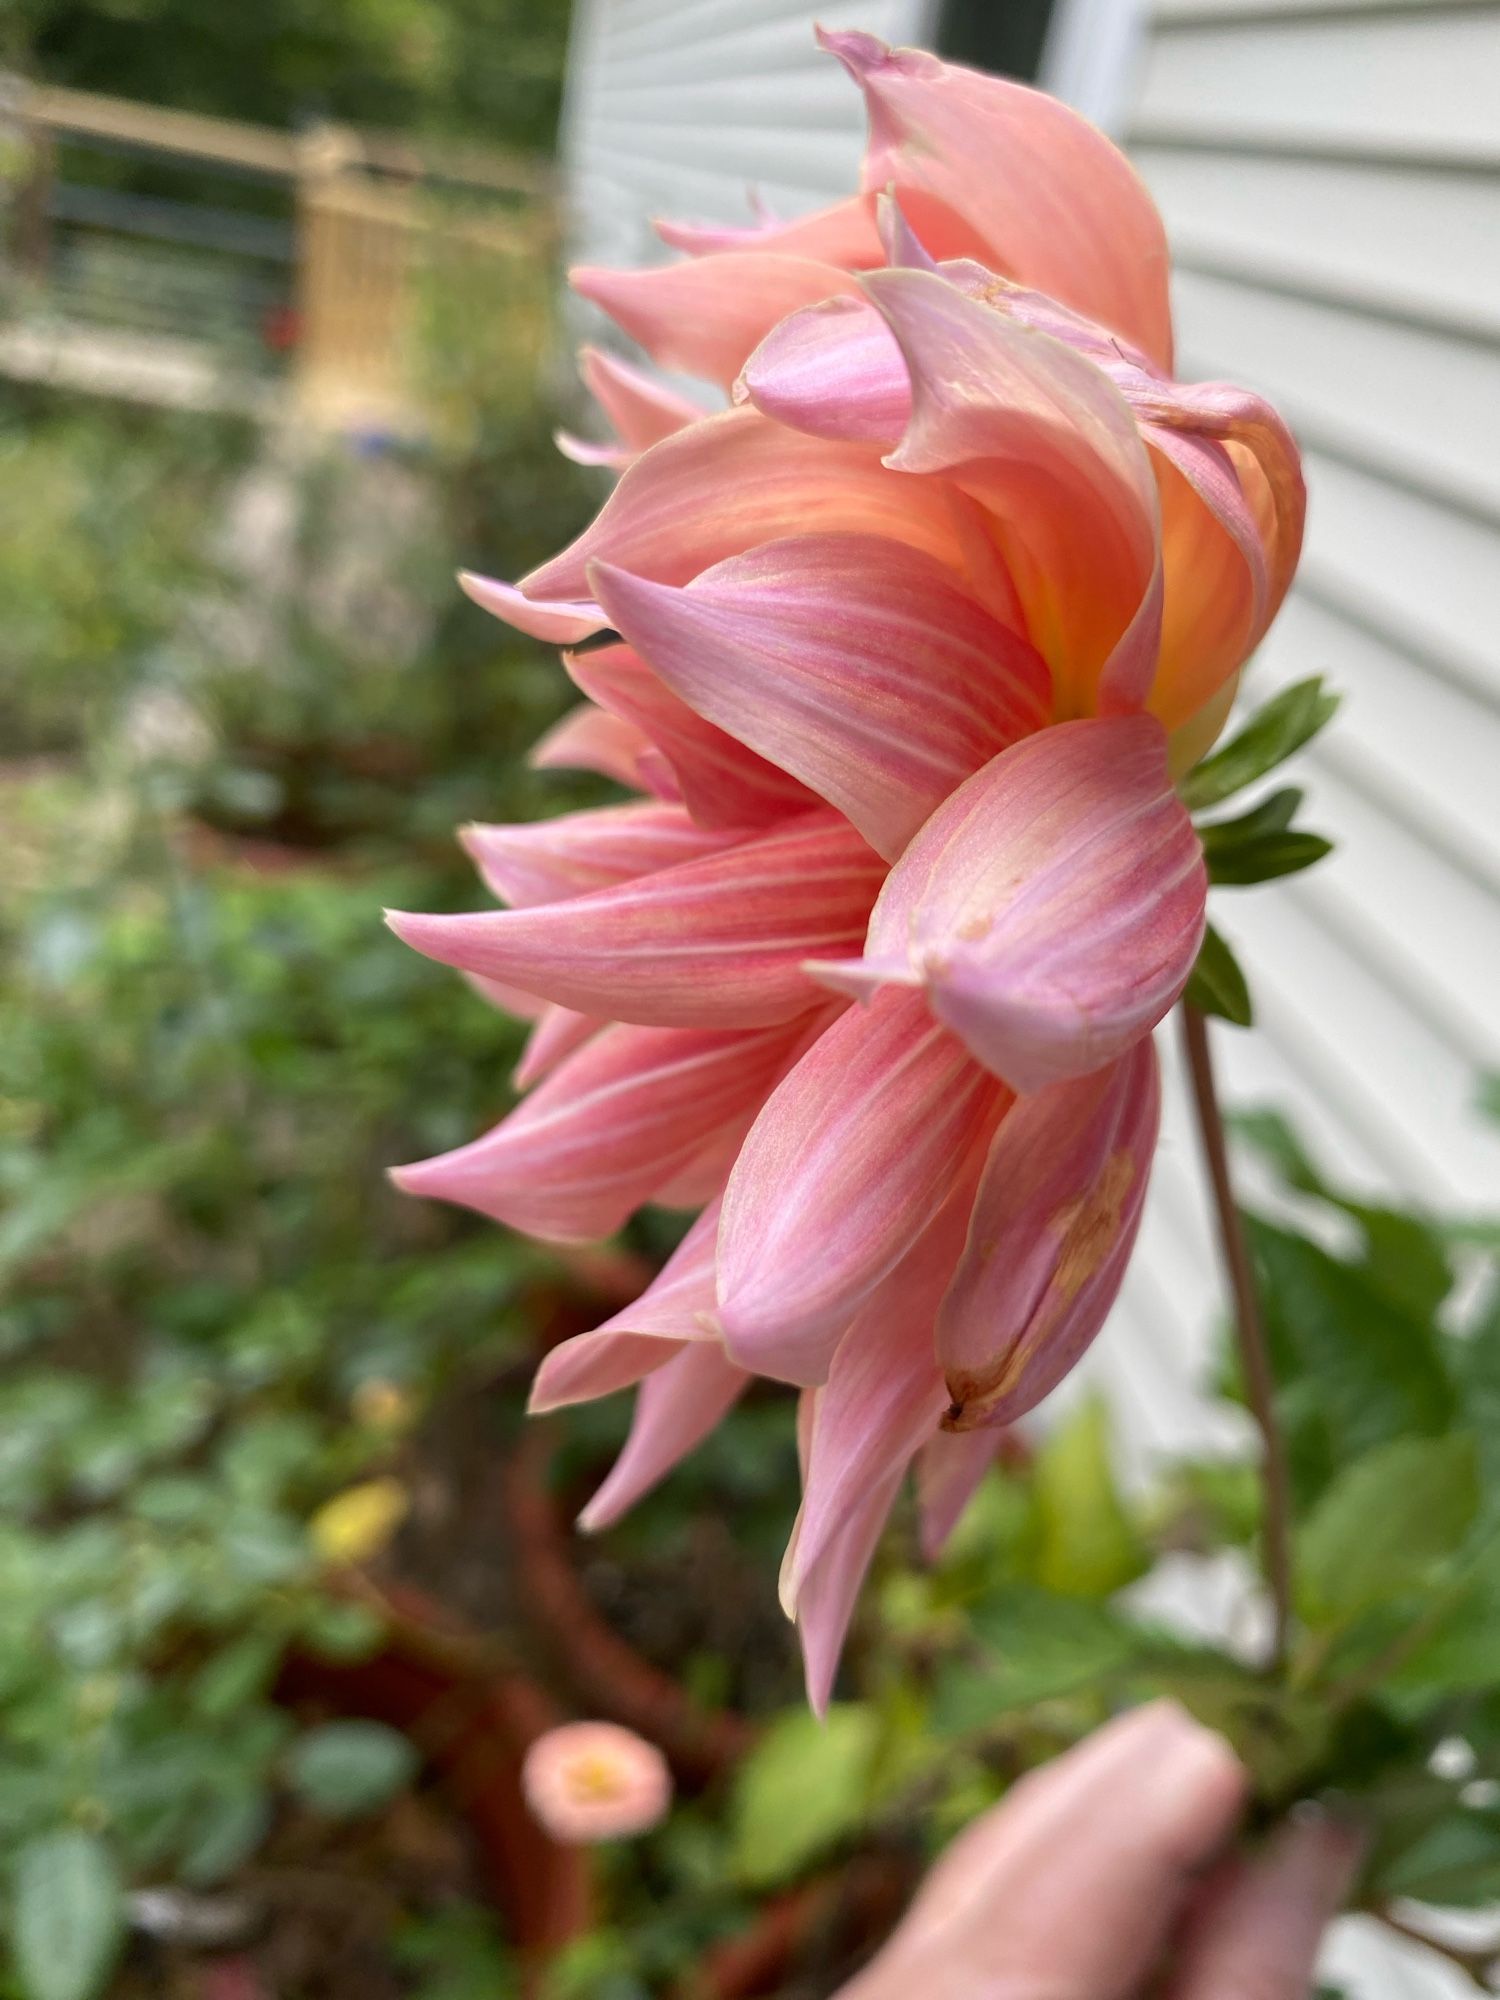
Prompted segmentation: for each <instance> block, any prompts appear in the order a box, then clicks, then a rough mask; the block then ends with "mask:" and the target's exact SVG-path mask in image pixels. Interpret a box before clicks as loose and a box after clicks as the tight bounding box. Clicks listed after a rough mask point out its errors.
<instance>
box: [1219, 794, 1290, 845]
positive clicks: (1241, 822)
mask: <svg viewBox="0 0 1500 2000" xmlns="http://www.w3.org/2000/svg"><path fill="white" fill-rule="evenodd" d="M1306 796H1307V794H1306V793H1305V792H1304V791H1303V790H1302V788H1301V786H1300V785H1283V786H1282V788H1281V790H1280V791H1279V792H1270V793H1268V794H1267V795H1266V797H1265V798H1263V799H1262V800H1261V802H1260V804H1259V805H1258V806H1252V807H1251V808H1250V810H1249V812H1243V813H1240V814H1238V815H1237V817H1236V818H1234V819H1217V820H1210V821H1209V822H1208V824H1207V825H1200V826H1199V828H1198V834H1199V837H1200V839H1201V840H1202V842H1203V845H1204V847H1205V849H1211V848H1213V847H1219V846H1222V847H1226V848H1227V847H1233V846H1234V845H1235V843H1236V842H1237V841H1240V840H1253V839H1256V838H1258V837H1259V836H1260V835H1261V834H1265V833H1285V832H1286V830H1287V828H1288V827H1289V826H1290V825H1291V823H1292V821H1293V820H1294V819H1295V818H1296V817H1297V812H1298V808H1299V807H1300V806H1301V804H1302V801H1303V799H1304V798H1305V797H1306Z"/></svg>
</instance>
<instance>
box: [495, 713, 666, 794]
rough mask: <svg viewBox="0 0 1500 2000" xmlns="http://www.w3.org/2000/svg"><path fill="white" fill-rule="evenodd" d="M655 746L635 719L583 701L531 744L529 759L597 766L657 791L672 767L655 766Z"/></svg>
mask: <svg viewBox="0 0 1500 2000" xmlns="http://www.w3.org/2000/svg"><path fill="white" fill-rule="evenodd" d="M654 749H655V745H654V744H653V743H652V741H651V738H650V737H649V736H648V735H647V734H646V732H645V730H644V729H642V728H641V727H640V726H639V724H637V723H635V722H632V721H631V720H630V719H629V718H628V717H626V716H620V715H611V714H610V713H609V712H608V711H607V710H605V709H602V708H596V707H595V706H594V704H593V703H592V702H589V701H586V702H582V703H580V704H579V706H578V707H577V708H574V709H570V710H569V712H568V713H567V714H566V715H565V716H564V717H563V718H562V720H561V722H558V723H555V724H554V725H553V727H552V728H551V729H549V730H548V731H547V733H546V735H545V736H543V737H542V738H541V739H540V740H539V741H538V742H537V743H536V744H534V745H533V747H532V752H531V755H530V757H529V758H528V759H527V762H528V763H529V764H530V765H531V767H532V769H533V770H534V771H597V772H598V773H599V775H600V777H602V778H613V779H614V780H615V781H616V783H617V784H621V785H629V786H630V787H631V788H632V790H634V791H639V792H658V793H660V792H661V791H662V790H663V789H664V788H668V787H670V773H669V772H665V771H659V770H655V769H653V767H652V764H651V761H650V759H651V755H652V752H653V750H654Z"/></svg>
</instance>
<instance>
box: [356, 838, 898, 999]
mask: <svg viewBox="0 0 1500 2000" xmlns="http://www.w3.org/2000/svg"><path fill="white" fill-rule="evenodd" d="M884 875H885V869H884V866H883V864H882V863H881V861H880V858H879V856H878V855H877V854H875V853H874V851H873V850H872V849H871V848H870V847H869V846H867V845H866V843H865V842H864V841H863V840H862V839H861V838H860V837H859V835H858V834H857V833H856V832H855V831H854V829H853V828H852V827H851V826H850V825H849V824H848V823H847V821H845V820H841V819H838V818H837V817H835V816H834V815H833V814H831V813H828V812H820V813H815V814H813V815H810V816H808V817H806V818H802V819H798V820H794V821H792V822H790V823H788V824H786V825H784V826H782V827H779V828H776V829H773V830H772V831H770V832H768V833H764V834H760V835H757V836H755V837H753V838H750V839H747V840H744V841H741V842H740V843H739V844H738V845H736V846H733V847H730V848H727V849H725V850H724V851H723V852H722V853H718V854H708V855H705V856H703V857H701V858H700V859H698V860H695V861H686V862H683V863H681V864H680V865H679V866H677V867H671V868H661V869H657V870H656V871H654V872H653V873H651V874H646V875H641V876H638V877H636V878H635V879H633V880H631V881H626V882H619V883H616V884H613V885H612V886H610V887H608V888H604V889H596V890H593V891H591V892H590V893H588V894H586V895H582V896H573V897H570V898H568V899H567V900H566V901H564V902H557V903H545V904H541V905H539V906H536V907H534V908H531V909H524V910H483V911H478V912H475V913H473V914H468V915H461V916H424V915H419V914H408V913H406V912H400V911H398V912H392V913H391V914H390V916H389V919H388V920H389V922H390V924H391V927H392V928H393V929H394V930H395V931H396V933H397V935H398V936H399V937H401V938H404V939H405V941H406V942H407V943H408V944H409V945H412V946H413V947H414V948H415V949H416V950H417V951H420V952H424V953H425V954H426V955H427V956H428V957H429V958H435V959H438V960H440V961H441V962H442V963H443V964H445V965H453V966H457V967H458V968H459V969H461V970H463V971H466V972H477V973H480V974H482V975H483V976H484V977H485V978H489V979H501V980H505V981H506V982H507V983H510V984H513V985H517V986H521V987H523V988H528V989H530V990H531V991H533V992H536V993H540V994H541V995H542V996H543V997H544V998H546V999H548V1000H553V1001H556V1002H557V1003H558V1004H559V1005H561V1006H564V1007H572V1008H576V1009H577V1010H578V1011H579V1012H581V1013H584V1014H594V1015H607V1016H609V1017H610V1018H612V1019H614V1020H618V1021H635V1022H640V1023H642V1024H644V1025H646V1026H654V1027H663V1028H760V1027H769V1026H771V1025H772V1024H773V1023H775V1022H778V1021H789V1020H791V1019H793V1018H794V1017H795V1016H797V1015H799V1014H805V1013H808V1012H810V1011H811V1010H812V1009H813V1008H817V1007H822V1006H824V1005H826V1000H827V996H826V992H825V990H824V989H823V988H822V987H820V986H818V985H817V984H816V983H815V982H814V981H813V980H812V979H810V978H809V977H808V975H807V973H806V972H804V971H803V969H802V967H803V962H804V960H806V959H808V958H811V957H818V956H820V955H822V954H825V953H836V952H838V951H840V950H841V949H842V950H855V949H857V948H858V946H859V944H860V941H861V940H862V939H863V937H864V933H865V927H866V925H867V923H868V921H869V914H870V907H871V905H872V904H873V902H874V900H875V896H876V893H877V892H878V890H879V888H880V884H881V881H882V879H883V878H884Z"/></svg>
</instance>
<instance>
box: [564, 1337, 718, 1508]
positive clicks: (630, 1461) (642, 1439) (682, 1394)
mask: <svg viewBox="0 0 1500 2000" xmlns="http://www.w3.org/2000/svg"><path fill="white" fill-rule="evenodd" d="M749 1384H750V1377H749V1375H747V1374H746V1373H745V1371H744V1369H742V1368H736V1367H735V1365H734V1363H733V1362H732V1361H730V1360H729V1359H728V1358H727V1357H726V1355H725V1354H724V1351H723V1349H722V1348H720V1347H719V1346H718V1345H717V1344H716V1343H714V1342H712V1341H705V1342H700V1343H697V1344H695V1345H691V1346H686V1347H684V1348H682V1349H681V1351H680V1352H679V1353H677V1354H675V1355H674V1356H673V1357H672V1359H671V1360H670V1361H669V1362H667V1363H666V1365H665V1366H664V1367H662V1368H658V1369H656V1370H655V1372H654V1373H652V1374H650V1375H648V1376H647V1377H646V1379H645V1381H644V1382H642V1384H641V1386H640V1388H639V1389H638V1390H637V1391H636V1397H635V1416H634V1419H633V1420H632V1422H631V1426H630V1435H629V1437H627V1438H626V1440H625V1445H624V1449H623V1450H622V1451H621V1453H620V1456H619V1457H618V1458H617V1459H616V1460H615V1462H614V1465H613V1467H612V1468H611V1470H610V1473H609V1476H608V1478H607V1479H606V1480H605V1481H604V1484H603V1485H602V1486H601V1487H600V1488H599V1491H598V1492H597V1493H596V1494H595V1495H594V1497H593V1499H592V1500H590V1502H589V1504H588V1505H587V1506H586V1507H585V1508H584V1510H583V1512H582V1513H581V1514H580V1515H579V1516H578V1525H579V1527H580V1528H581V1529H582V1530H583V1532H584V1533H585V1534H589V1535H592V1534H597V1533H598V1532H599V1531H600V1529H602V1528H608V1527H610V1526H612V1525H613V1523H614V1522H616V1521H618V1520H619V1518H620V1516H621V1515H622V1514H624V1513H626V1512H628V1510H629V1509H630V1508H631V1507H633V1506H634V1505H635V1503H636V1501H637V1500H639V1499H641V1498H642V1496H643V1495H645V1494H647V1493H649V1492H650V1491H651V1488H652V1487H653V1486H655V1485H657V1484H658V1483H659V1482H660V1481H661V1480H662V1479H664V1478H665V1477H666V1475H667V1474H668V1473H669V1472H670V1471H671V1470H672V1468H673V1466H675V1465H678V1464H680V1463H681V1462H682V1460H683V1459H685V1458H686V1457H687V1455H688V1453H689V1452H691V1451H696V1450H697V1448H698V1446H699V1445H700V1444H702V1442H703V1440H704V1439H705V1438H706V1437H707V1436H708V1434H709V1432H710V1431H711V1430H713V1429H714V1427H715V1426H716V1425H717V1424H718V1422H719V1421H720V1419H721V1418H722V1417H723V1416H724V1415H725V1413H726V1412H727V1411H728V1410H729V1409H730V1407H731V1406H732V1405H733V1404H734V1403H735V1402H737V1401H738V1400H739V1398H740V1396H742V1395H743V1394H744V1392H745V1390H746V1389H747V1388H748V1387H749Z"/></svg>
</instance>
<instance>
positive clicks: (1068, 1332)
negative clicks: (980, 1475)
mask: <svg viewBox="0 0 1500 2000" xmlns="http://www.w3.org/2000/svg"><path fill="white" fill-rule="evenodd" d="M1160 1111H1161V1086H1160V1081H1159V1077H1158V1071H1157V1064H1156V1050H1155V1047H1154V1046H1153V1044H1152V1043H1151V1042H1150V1040H1149V1039H1148V1040H1146V1041H1142V1042H1140V1043H1138V1044H1137V1045H1136V1047H1135V1048H1133V1049H1132V1050H1131V1051H1130V1052H1129V1054H1128V1055H1125V1056H1122V1057H1121V1058H1120V1060H1119V1061H1118V1062H1117V1063H1114V1064H1112V1065H1111V1066H1110V1067H1109V1068H1108V1069H1104V1070H1100V1071H1097V1072H1096V1073H1095V1074H1094V1075H1093V1076H1087V1077H1081V1078H1078V1079H1076V1080H1074V1081H1073V1082H1071V1083H1060V1084H1054V1085H1053V1087H1052V1088H1051V1089H1050V1090H1046V1091H1043V1092H1042V1093H1041V1094H1040V1095H1039V1096H1036V1097H1028V1098H1022V1099H1020V1100H1019V1101H1018V1102H1017V1103H1016V1104H1015V1105H1014V1106H1013V1107H1012V1109H1011V1111H1010V1113H1009V1115H1008V1116H1007V1117H1006V1118H1005V1119H1004V1120H1003V1121H1002V1123H1001V1126H1000V1130H999V1131H998V1132H997V1133H996V1135H995V1140H994V1143H993V1145H992V1146H991V1148H990V1154H989V1158H988V1160H987V1161H986V1162H985V1168H984V1176H983V1179H982V1180H981V1182H980V1185H979V1193H978V1195H977V1196H976V1198H975V1202H974V1213H973V1218H972V1221H971V1222H970V1226H969V1240H968V1244H967V1247H966V1248H965V1251H964V1254H963V1257H962V1259H961V1261H960V1263H959V1266H958V1269H957V1271H956V1272H955V1273H954V1277H953V1283H952V1286H951V1288H950V1289H949V1292H948V1296H947V1298H946V1299H945V1300H944V1301H943V1305H942V1308H941V1311H940V1313H939V1315H938V1328H937V1351H938V1359H939V1361H940V1362H941V1363H942V1367H943V1371H944V1374H945V1376H946V1378H947V1383H948V1392H949V1395H950V1396H951V1398H952V1402H951V1405H950V1408H949V1411H948V1414H947V1416H946V1417H945V1419H944V1422H945V1424H946V1425H947V1427H948V1428H950V1429H953V1430H959V1431H963V1430H972V1429H975V1428H977V1427H980V1426H992V1425H997V1424H1009V1423H1013V1422H1014V1421H1015V1420H1016V1418H1017V1417H1021V1416H1024V1415H1025V1414H1026V1412H1027V1411H1028V1410H1030V1409H1034V1408H1035V1406H1036V1405H1037V1404H1038V1403H1039V1402H1040V1401H1041V1400H1042V1398H1043V1397H1044V1396H1045V1395H1047V1394H1048V1393H1049V1392H1050V1391H1051V1390H1052V1389H1054V1388H1055V1387H1056V1386H1057V1384H1058V1383H1059V1382H1060V1381H1061V1380H1062V1378H1063V1376H1064V1375H1066V1374H1067V1372H1068V1370H1069V1369H1070V1368H1072V1367H1073V1365H1074V1363H1075V1362H1076V1361H1077V1360H1078V1359H1079V1357H1080V1356H1081V1355H1082V1354H1083V1352H1084V1350H1085V1349H1086V1348H1087V1346H1088V1344H1089V1342H1090V1341H1091V1340H1092V1339H1093V1338H1094V1335H1095V1334H1096V1333H1097V1332H1098V1331H1099V1328H1100V1327H1101V1326H1102V1325H1103V1323H1104V1319H1105V1315H1106V1314H1107V1313H1108V1311H1109V1309H1110V1307H1111V1305H1113V1303H1114V1300H1115V1295H1116V1294H1117V1292H1118V1291H1119V1289H1120V1281H1121V1279H1122V1278H1123V1277H1124V1275H1125V1266H1126V1264H1127V1262H1128V1261H1129V1257H1130V1252H1131V1248H1132V1246H1133V1244H1134V1242H1135V1236H1136V1231H1137V1229H1138V1228H1139V1226H1140V1219H1141V1209H1142V1206H1143V1204H1144V1202H1145V1197H1146V1183H1147V1179H1148V1177H1149V1175H1150V1171H1151V1158H1152V1154H1153V1153H1154V1151H1155V1149H1156V1134H1157V1127H1158V1123H1159V1120H1160Z"/></svg>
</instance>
